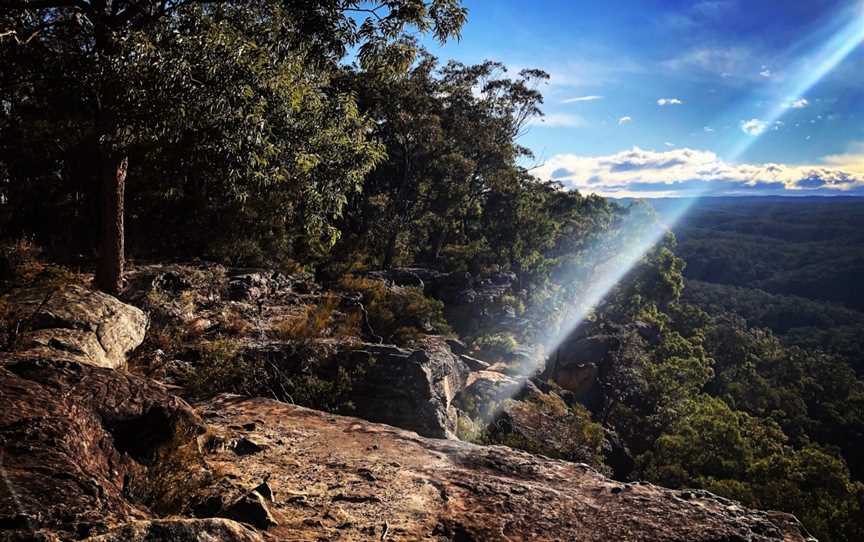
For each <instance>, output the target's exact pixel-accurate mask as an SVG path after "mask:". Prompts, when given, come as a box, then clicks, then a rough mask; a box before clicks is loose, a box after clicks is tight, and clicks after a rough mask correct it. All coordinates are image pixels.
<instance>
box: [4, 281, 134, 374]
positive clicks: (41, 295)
mask: <svg viewBox="0 0 864 542" xmlns="http://www.w3.org/2000/svg"><path fill="white" fill-rule="evenodd" d="M3 301H4V302H6V303H7V304H9V305H10V306H11V307H12V308H13V310H14V312H15V317H16V318H17V319H18V320H19V322H21V325H22V330H23V332H22V334H21V335H20V336H19V337H18V340H17V342H16V344H15V350H16V352H18V353H20V354H21V355H22V356H24V357H27V356H29V357H32V356H40V357H50V358H53V359H65V360H68V361H76V362H78V363H86V364H88V365H95V366H97V367H107V368H110V369H116V368H119V367H122V366H124V365H125V363H126V354H128V353H129V352H131V351H132V350H134V349H135V348H136V347H137V346H138V345H140V344H141V342H142V341H143V340H144V334H145V333H146V331H147V315H145V314H144V312H142V311H141V310H140V309H138V308H136V307H133V306H131V305H127V304H125V303H122V302H121V301H119V300H117V299H116V298H114V297H111V296H110V295H108V294H104V293H102V292H97V291H95V290H90V289H87V288H84V287H81V286H75V285H70V286H64V287H61V288H49V287H36V288H27V289H21V290H15V291H12V292H11V293H9V294H7V295H6V296H4V298H3Z"/></svg>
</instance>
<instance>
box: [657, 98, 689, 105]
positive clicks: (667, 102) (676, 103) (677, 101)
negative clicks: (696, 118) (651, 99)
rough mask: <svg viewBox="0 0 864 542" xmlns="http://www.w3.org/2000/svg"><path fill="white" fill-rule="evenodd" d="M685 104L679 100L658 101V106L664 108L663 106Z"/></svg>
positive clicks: (662, 99) (664, 99)
mask: <svg viewBox="0 0 864 542" xmlns="http://www.w3.org/2000/svg"><path fill="white" fill-rule="evenodd" d="M683 103H684V102H682V101H681V100H679V99H678V98H660V99H659V100H657V105H660V106H663V105H681V104H683Z"/></svg>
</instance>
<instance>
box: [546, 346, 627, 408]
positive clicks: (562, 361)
mask: <svg viewBox="0 0 864 542" xmlns="http://www.w3.org/2000/svg"><path fill="white" fill-rule="evenodd" d="M620 344H621V340H620V338H619V337H618V336H616V335H611V334H598V335H591V336H588V337H580V336H576V337H572V338H569V339H568V340H566V341H564V343H563V344H562V345H561V346H560V347H558V349H557V350H556V351H555V352H553V354H552V355H551V356H550V357H549V360H548V361H547V362H546V369H545V372H544V377H545V378H547V379H549V380H552V381H554V382H555V383H556V384H558V385H559V386H561V387H562V388H564V389H566V390H568V391H571V392H573V393H574V394H575V396H576V398H577V399H578V400H579V402H581V403H583V404H585V405H586V406H588V407H589V408H592V409H594V408H597V407H599V404H600V403H601V401H602V390H601V389H600V388H601V386H600V381H601V378H602V374H603V373H604V371H605V370H606V365H607V364H608V363H610V362H611V360H612V356H613V355H614V353H615V351H616V350H617V349H618V348H619V346H620Z"/></svg>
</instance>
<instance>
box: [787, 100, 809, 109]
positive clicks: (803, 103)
mask: <svg viewBox="0 0 864 542" xmlns="http://www.w3.org/2000/svg"><path fill="white" fill-rule="evenodd" d="M808 105H810V102H809V101H807V98H798V99H797V100H794V101H793V102H791V103H790V104H789V105H787V106H786V107H791V108H792V109H804V108H805V107H807V106H808Z"/></svg>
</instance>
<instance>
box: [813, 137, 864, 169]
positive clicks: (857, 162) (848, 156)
mask: <svg viewBox="0 0 864 542" xmlns="http://www.w3.org/2000/svg"><path fill="white" fill-rule="evenodd" d="M822 161H823V162H825V163H826V164H827V165H829V166H831V167H836V168H840V169H844V170H847V171H851V172H853V173H856V174H858V175H864V141H860V142H857V143H853V144H851V145H850V146H849V151H848V152H846V153H843V154H832V155H829V156H826V157H825V158H823V160H822Z"/></svg>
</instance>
